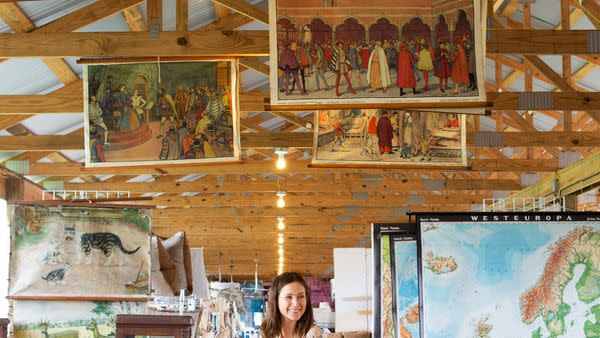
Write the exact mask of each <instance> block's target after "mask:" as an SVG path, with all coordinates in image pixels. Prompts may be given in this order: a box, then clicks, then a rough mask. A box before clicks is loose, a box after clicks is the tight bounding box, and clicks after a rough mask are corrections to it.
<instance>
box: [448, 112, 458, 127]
mask: <svg viewBox="0 0 600 338" xmlns="http://www.w3.org/2000/svg"><path fill="white" fill-rule="evenodd" d="M444 127H445V128H460V124H459V122H458V118H457V117H456V114H448V121H447V122H446V125H445V126H444Z"/></svg>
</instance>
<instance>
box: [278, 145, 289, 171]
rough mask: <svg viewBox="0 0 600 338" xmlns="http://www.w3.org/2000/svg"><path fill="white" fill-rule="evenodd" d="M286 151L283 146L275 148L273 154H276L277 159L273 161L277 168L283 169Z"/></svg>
mask: <svg viewBox="0 0 600 338" xmlns="http://www.w3.org/2000/svg"><path fill="white" fill-rule="evenodd" d="M287 153H288V152H287V149H285V148H275V154H277V161H276V162H275V167H276V168H277V169H285V165H286V163H285V154H287Z"/></svg>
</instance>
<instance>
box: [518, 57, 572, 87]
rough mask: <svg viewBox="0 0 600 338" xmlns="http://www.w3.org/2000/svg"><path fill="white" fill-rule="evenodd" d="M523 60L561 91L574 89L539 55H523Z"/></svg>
mask: <svg viewBox="0 0 600 338" xmlns="http://www.w3.org/2000/svg"><path fill="white" fill-rule="evenodd" d="M525 60H527V62H528V63H529V64H530V65H531V66H532V67H533V68H535V69H537V70H538V71H539V72H540V73H542V74H544V75H546V77H548V79H550V81H552V84H554V85H555V86H556V87H558V88H559V89H560V90H562V91H563V92H570V91H575V89H574V88H573V87H572V86H571V85H570V84H569V83H568V82H567V81H566V80H565V79H564V78H563V77H562V76H560V75H559V74H558V73H556V72H555V71H554V70H553V69H552V68H551V67H550V66H548V64H546V63H545V62H544V61H543V60H542V59H540V57H539V56H536V55H525Z"/></svg>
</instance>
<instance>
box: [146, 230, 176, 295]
mask: <svg viewBox="0 0 600 338" xmlns="http://www.w3.org/2000/svg"><path fill="white" fill-rule="evenodd" d="M159 243H160V242H159V240H158V238H156V236H152V237H151V239H150V262H151V263H150V264H151V268H150V280H151V285H152V289H153V290H154V291H153V294H155V295H159V296H173V289H172V288H171V285H170V284H169V282H167V280H166V278H165V275H164V274H163V272H162V271H161V264H160V254H159V249H158V246H159V245H160V246H161V247H162V245H161V244H159ZM162 250H163V251H164V252H165V253H166V254H168V252H167V251H166V250H165V249H164V248H162ZM168 259H169V262H170V263H171V266H172V267H173V269H172V271H173V273H172V276H173V278H172V279H173V280H174V279H175V278H174V277H175V273H174V272H175V269H174V268H175V265H174V264H173V262H171V258H170V257H168Z"/></svg>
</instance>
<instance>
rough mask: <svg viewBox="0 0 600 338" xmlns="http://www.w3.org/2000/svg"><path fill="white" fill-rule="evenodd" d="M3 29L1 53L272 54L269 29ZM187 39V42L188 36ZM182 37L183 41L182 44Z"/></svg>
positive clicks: (569, 39) (490, 47)
mask: <svg viewBox="0 0 600 338" xmlns="http://www.w3.org/2000/svg"><path fill="white" fill-rule="evenodd" d="M590 32H593V31H586V30H574V31H571V30H569V31H565V30H560V31H554V30H497V31H493V33H492V34H491V38H490V39H488V42H487V53H490V54H553V55H560V54H565V55H572V54H590V52H589V50H588V46H587V38H588V33H590ZM22 34H24V33H14V34H7V33H4V34H0V57H110V56H114V57H147V56H149V55H150V56H174V57H177V56H217V55H221V56H223V55H227V56H229V55H237V56H267V55H268V54H269V41H268V32H266V31H195V32H188V33H186V34H181V32H161V33H160V34H159V37H158V39H156V40H154V39H152V37H151V36H150V34H148V33H141V32H110V33H52V34H41V33H38V32H32V33H28V34H29V35H27V37H25V36H24V35H22ZM180 38H184V39H185V40H186V41H183V39H180ZM178 42H179V44H178Z"/></svg>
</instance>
